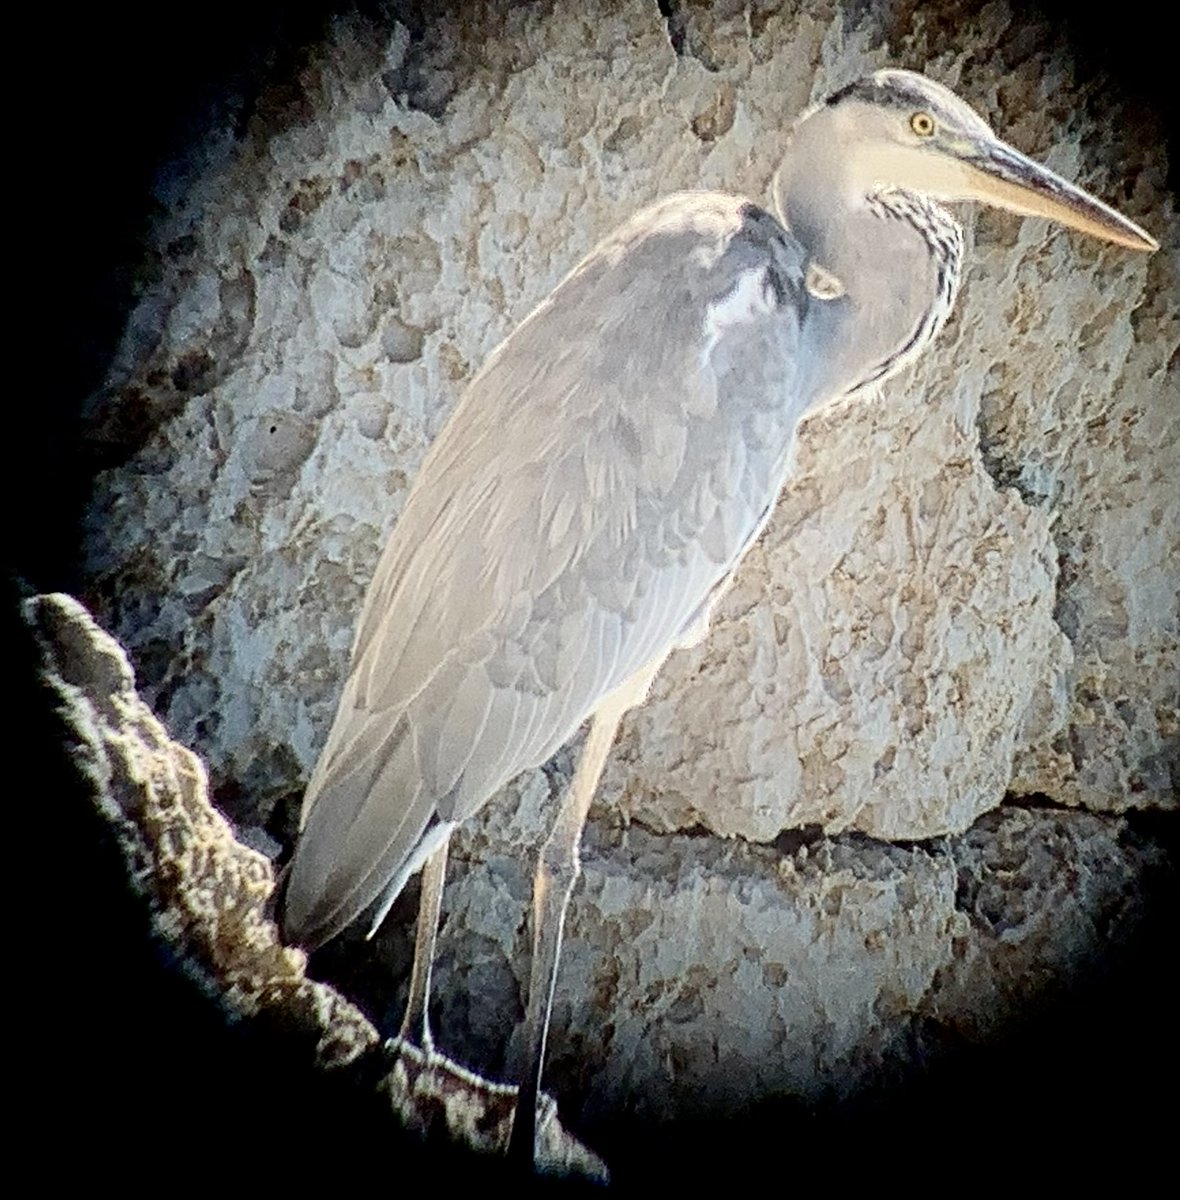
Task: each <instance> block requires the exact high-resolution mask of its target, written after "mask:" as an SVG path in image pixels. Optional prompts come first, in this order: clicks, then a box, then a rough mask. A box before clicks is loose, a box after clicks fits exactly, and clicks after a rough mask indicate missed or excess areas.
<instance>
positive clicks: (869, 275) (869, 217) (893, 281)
mask: <svg viewBox="0 0 1180 1200" xmlns="http://www.w3.org/2000/svg"><path fill="white" fill-rule="evenodd" d="M794 182H795V183H796V185H797V184H798V182H799V181H794ZM809 190H811V192H812V194H810V195H809V194H808V191H809ZM817 191H822V189H818V188H814V187H813V188H812V189H808V188H807V187H806V185H804V186H795V187H794V188H791V189H788V188H787V187H776V197H775V198H776V200H777V201H778V205H779V210H780V216H781V218H782V219H783V222H784V224H786V225H787V227H788V228H789V229H790V230H791V232H792V233H793V234H794V235H795V237H796V238H798V240H799V241H800V243H801V244H802V245H803V247H804V249H805V250H806V251H807V253H808V256H809V258H810V260H811V261H812V262H814V263H816V264H817V265H818V266H820V267H822V268H823V269H824V271H826V272H828V273H830V274H831V275H834V276H835V277H836V279H837V280H839V283H840V284H841V285H842V288H843V295H842V296H840V297H839V298H838V299H835V300H831V301H824V300H823V299H822V298H818V297H817V298H816V299H815V302H814V303H813V304H811V305H810V306H809V308H808V312H807V318H806V320H805V323H804V330H803V333H804V337H805V339H806V341H807V343H808V350H809V353H808V355H807V362H808V363H809V364H811V365H810V367H809V370H810V372H811V377H810V378H809V381H808V388H807V391H808V395H809V407H814V406H816V405H819V404H823V403H825V402H826V401H828V400H834V399H837V398H839V397H841V396H845V395H848V394H849V393H850V392H855V391H859V390H860V389H862V388H864V387H869V386H873V385H876V384H880V383H883V382H884V381H885V380H886V379H888V378H889V377H890V376H891V375H893V374H896V373H897V372H898V371H900V370H902V369H903V368H904V367H905V366H906V365H908V364H909V363H910V362H911V361H912V360H913V359H914V358H915V357H916V356H917V355H918V354H919V353H920V352H921V350H922V349H923V348H924V347H925V346H926V345H927V344H928V343H929V341H930V339H931V338H932V337H934V335H935V334H936V333H937V332H938V330H939V329H940V328H941V327H942V325H943V322H944V321H945V320H946V317H947V315H948V314H949V312H950V309H951V306H952V304H953V303H954V298H955V295H956V292H957V290H958V282H959V272H960V265H961V262H962V232H961V230H960V229H959V226H958V224H957V223H956V222H955V220H954V219H953V218H952V217H951V216H950V214H949V213H947V212H946V211H945V210H944V209H942V208H940V207H939V206H938V205H936V204H934V203H932V202H930V201H928V200H925V199H924V198H922V197H919V196H916V195H913V194H911V193H906V192H902V191H887V192H880V193H877V194H875V195H871V196H851V197H849V196H847V195H845V196H843V197H841V193H840V190H839V189H831V190H830V191H829V192H828V194H827V195H822V194H816V192H817Z"/></svg>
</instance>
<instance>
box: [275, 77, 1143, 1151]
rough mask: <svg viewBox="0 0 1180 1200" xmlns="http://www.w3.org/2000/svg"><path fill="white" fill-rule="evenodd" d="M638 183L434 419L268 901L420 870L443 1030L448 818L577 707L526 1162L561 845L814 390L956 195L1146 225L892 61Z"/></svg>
mask: <svg viewBox="0 0 1180 1200" xmlns="http://www.w3.org/2000/svg"><path fill="white" fill-rule="evenodd" d="M772 193H773V203H774V207H775V210H776V211H775V212H774V213H771V212H770V211H767V210H766V209H765V208H763V207H761V206H760V205H758V204H756V203H755V202H754V201H752V200H749V199H747V198H745V197H742V196H739V195H733V194H729V193H724V192H705V191H701V192H684V193H678V194H675V195H672V196H669V197H666V198H665V199H662V200H659V201H657V202H655V203H654V204H652V205H651V206H649V207H647V208H646V209H644V210H643V211H641V212H639V213H638V214H637V215H636V216H634V217H633V218H632V219H630V220H628V221H627V222H626V223H624V224H623V225H622V226H621V227H619V228H618V229H617V230H616V231H615V232H613V233H611V234H609V235H608V236H607V237H606V238H605V239H604V240H603V241H601V242H600V243H599V244H598V245H597V246H596V247H595V248H594V249H593V250H592V251H591V252H590V253H589V254H588V255H587V256H586V257H585V258H584V259H583V260H582V261H581V262H580V263H579V264H578V265H577V266H575V267H574V269H573V270H572V271H571V273H570V274H569V275H568V276H567V277H566V278H565V279H564V280H563V281H562V282H561V283H560V284H558V286H557V287H556V288H555V289H554V290H553V291H552V292H551V293H550V295H549V296H547V297H546V298H545V299H544V300H543V301H542V302H541V303H540V304H539V305H538V306H537V307H536V308H535V309H534V310H533V311H532V312H531V313H530V315H529V316H528V317H526V318H525V320H524V321H523V322H522V323H521V324H520V325H519V326H518V327H517V328H516V329H515V331H514V332H512V333H511V334H510V335H509V336H508V338H507V339H506V340H505V341H504V342H502V343H501V344H500V345H499V347H498V348H497V349H496V350H495V351H493V353H492V354H491V356H490V357H489V359H488V360H487V362H486V363H485V364H484V366H483V367H482V369H481V370H480V371H479V372H478V374H476V375H475V377H474V378H473V379H472V381H471V382H470V384H469V386H468V387H467V389H466V391H465V393H464V395H463V396H462V397H461V399H460V401H459V402H458V404H457V405H456V407H455V408H454V410H453V412H452V414H451V415H450V417H449V419H448V420H447V422H446V423H445V425H444V427H443V429H442V431H441V432H440V433H439V435H438V437H437V439H436V440H435V442H434V444H433V446H432V447H431V449H430V451H429V453H428V454H427V456H426V458H425V460H424V462H423V464H422V466H421V469H420V472H419V474H418V476H417V478H416V480H415V481H414V483H413V485H412V487H411V489H410V492H409V495H408V498H407V500H406V502H405V507H404V509H403V511H402V513H401V515H400V517H399V519H398V521H397V523H396V525H395V526H394V528H393V531H392V533H391V534H390V536H389V539H388V541H387V543H386V545H385V547H384V550H383V551H382V553H381V556H380V559H379V562H378V564H377V567H376V571H375V573H374V575H373V578H372V582H371V583H370V585H369V588H368V592H367V594H366V597H365V600H364V603H363V606H362V610H361V613H360V619H359V622H358V625H357V630H356V635H355V640H354V644H353V649H352V657H351V666H350V670H349V674H348V677H347V681H346V683H345V685H344V689H343V693H342V696H341V699H340V702H339V706H338V708H337V711H336V715H335V719H334V721H333V723H332V726H331V730H330V732H329V734H328V738H327V741H326V743H325V745H324V747H323V750H322V753H321V754H320V756H319V759H318V761H317V763H316V765H315V768H314V770H313V772H312V775H311V778H310V781H309V783H308V786H307V790H306V793H305V798H304V804H303V809H302V815H301V828H300V832H299V834H298V837H297V839H296V845H295V849H294V853H293V856H292V859H291V862H290V864H289V870H288V874H287V878H286V886H285V893H284V896H283V899H282V904H281V913H280V920H281V928H282V933H283V937H284V940H285V941H286V942H287V943H288V944H291V945H297V946H301V947H303V948H305V949H307V950H313V949H315V948H316V947H318V946H320V945H322V944H323V943H324V942H326V941H328V940H329V939H331V938H333V937H334V936H336V935H337V934H338V933H340V932H341V931H342V930H343V929H344V928H345V927H346V926H348V925H349V924H351V923H352V922H353V921H354V920H356V919H357V918H359V917H360V916H361V915H362V914H363V913H365V912H366V911H367V912H368V913H369V914H370V916H369V920H370V936H372V933H373V932H375V931H376V929H377V927H378V926H379V925H380V924H381V922H382V921H383V920H384V918H385V916H386V914H387V913H388V911H389V908H390V906H391V905H392V903H393V901H394V899H395V898H396V897H397V895H398V894H399V893H400V891H401V890H402V888H403V887H404V885H405V883H406V881H407V880H408V879H409V878H410V877H411V876H412V875H414V874H415V873H416V872H418V871H422V887H421V899H420V902H419V913H418V927H417V942H416V947H415V954H414V964H413V967H412V971H411V980H410V994H409V1000H408V1002H407V1007H406V1014H405V1019H404V1021H403V1023H402V1026H401V1031H400V1034H399V1037H400V1038H402V1039H404V1040H406V1041H410V1042H413V1041H415V1040H416V1041H417V1042H418V1044H419V1045H420V1046H421V1047H422V1048H423V1050H424V1051H426V1052H427V1053H428V1054H429V1053H433V1043H432V1040H431V1036H430V1025H429V1015H428V1008H429V993H430V973H431V965H432V961H433V957H434V947H435V940H436V936H437V929H438V921H439V914H440V906H441V897H442V892H443V883H444V877H445V872H446V858H447V846H448V842H449V840H450V837H451V835H452V833H453V831H454V830H455V828H456V827H457V826H459V825H460V824H462V823H463V822H464V821H466V820H468V819H469V818H471V817H472V816H473V815H474V814H475V813H476V812H477V811H479V810H480V809H481V808H482V807H483V805H484V804H485V803H486V802H487V801H488V800H489V799H490V798H492V797H493V796H494V795H495V794H496V793H497V792H498V791H499V790H500V789H501V788H502V787H503V786H504V785H505V784H507V783H508V782H509V781H510V780H512V779H513V778H514V777H515V776H516V775H518V774H520V773H521V772H522V771H524V770H526V769H528V768H533V767H537V766H540V765H542V764H544V763H545V762H546V761H547V760H548V759H549V758H550V757H551V756H552V755H554V754H555V753H556V752H557V751H558V750H559V749H560V748H561V747H562V746H563V745H564V744H565V743H567V742H569V741H570V740H571V739H572V738H573V737H574V735H575V734H576V733H577V731H578V730H579V728H580V727H581V726H583V724H585V723H586V722H589V728H588V732H587V734H586V737H585V740H584V743H583V746H582V749H581V753H580V757H579V760H578V764H577V767H576V769H575V772H574V776H573V780H572V782H571V783H570V785H569V787H568V789H567V790H566V791H565V793H564V795H563V796H562V798H561V799H560V801H559V804H558V811H557V814H556V817H555V820H554V824H553V828H552V831H551V832H550V833H549V835H548V837H547V838H546V840H545V841H544V843H543V844H542V846H541V848H540V851H539V853H538V862H537V867H536V873H535V880H534V888H533V900H532V909H531V920H532V944H533V956H532V965H531V970H530V980H529V996H528V1002H527V1011H526V1017H525V1051H524V1055H525V1057H524V1065H523V1067H522V1069H521V1071H520V1077H519V1081H518V1082H519V1089H518V1093H517V1104H516V1110H515V1117H514V1121H513V1126H512V1131H511V1134H510V1138H509V1146H508V1152H509V1155H510V1157H513V1158H515V1159H517V1160H519V1161H521V1162H525V1163H529V1164H531V1163H532V1162H533V1157H534V1153H535V1139H536V1121H537V1116H536V1110H537V1102H538V1098H539V1089H540V1085H541V1077H542V1069H543V1063H544V1057H545V1042H546V1036H547V1030H548V1023H549V1015H550V1010H551V1005H552V1000H553V995H554V988H555V984H556V979H557V972H558V960H559V957H560V950H561V940H562V930H563V926H564V920H565V913H566V908H567V905H568V903H569V898H570V894H571V892H572V889H573V886H574V882H575V880H576V878H577V876H578V874H579V856H578V845H579V841H580V838H581V832H582V827H583V825H584V823H585V820H586V816H587V812H588V810H589V807H590V804H591V801H592V799H593V797H594V794H595V792H596V789H597V787H598V781H599V777H600V775H601V772H602V769H603V766H604V764H605V762H606V759H607V756H608V754H609V752H610V748H611V744H612V742H613V740H614V737H615V733H616V730H617V728H618V725H619V722H620V720H621V718H622V717H623V715H624V714H625V713H626V712H627V711H628V710H629V709H631V708H633V707H634V706H636V705H638V704H641V703H642V702H643V700H644V699H645V697H646V695H647V692H648V688H649V686H650V684H651V682H652V679H653V678H654V676H655V675H656V673H657V672H658V671H659V669H660V667H661V665H662V664H663V663H664V661H665V660H666V659H667V657H668V656H669V654H670V653H671V652H672V651H673V650H675V649H677V648H680V647H685V646H691V645H694V644H696V643H697V642H699V641H700V640H701V639H702V638H704V637H705V636H706V634H707V632H708V628H709V622H710V616H711V614H712V612H713V610H714V608H715V607H716V604H717V601H718V599H719V597H720V596H721V595H722V594H723V593H724V591H725V589H726V587H727V585H728V584H729V582H730V581H731V579H732V578H733V575H734V572H735V571H736V569H737V567H738V564H739V563H740V562H741V560H742V557H743V555H744V554H745V553H746V551H747V550H749V548H750V546H751V545H752V544H753V543H754V541H755V540H756V539H757V538H758V536H759V534H760V533H761V532H762V530H763V528H764V527H765V525H766V523H767V521H768V519H769V517H770V515H771V512H772V511H773V508H774V505H775V501H776V499H777V497H778V495H779V493H780V491H781V490H782V488H783V486H784V484H785V482H786V481H787V479H788V478H789V477H790V474H791V464H792V461H793V450H794V446H795V439H796V430H797V427H798V425H799V422H800V420H801V418H802V417H803V416H804V415H805V414H810V413H813V412H815V411H816V410H817V409H819V408H821V407H823V406H825V405H829V404H831V403H833V402H836V401H843V400H846V399H848V398H854V397H863V398H868V397H871V396H872V395H874V394H875V392H876V390H877V389H878V388H879V386H880V385H881V384H882V383H883V382H884V381H885V380H886V379H888V378H889V377H891V376H893V375H895V374H897V373H898V372H899V371H901V370H903V369H904V368H905V367H906V366H907V365H908V364H909V363H911V362H912V361H913V360H914V359H915V358H916V357H917V356H918V355H920V354H921V353H922V351H923V350H925V349H926V348H927V347H928V346H929V345H930V343H931V341H932V339H933V338H934V337H935V336H936V334H937V333H938V332H939V330H940V329H941V328H942V326H943V325H944V323H945V322H946V319H947V317H948V315H949V313H950V312H951V309H952V306H953V304H954V301H955V297H956V294H957V291H958V288H959V281H960V276H961V273H962V266H963V235H962V230H961V228H960V226H959V224H958V223H957V221H956V220H955V218H954V217H953V216H952V215H951V213H950V211H948V209H947V207H945V206H946V205H947V204H955V203H960V202H976V203H980V204H984V205H990V206H992V207H996V208H1001V209H1007V210H1010V211H1012V212H1015V213H1017V214H1020V215H1023V216H1027V217H1044V218H1048V219H1050V220H1052V221H1055V222H1057V223H1059V224H1061V225H1064V226H1067V227H1071V228H1072V229H1074V230H1077V231H1080V232H1082V233H1085V234H1088V235H1091V236H1093V237H1096V238H1099V239H1102V240H1104V241H1106V242H1111V243H1115V244H1117V245H1119V246H1122V247H1126V248H1128V249H1131V250H1138V251H1149V252H1150V251H1153V250H1155V249H1157V248H1158V246H1157V243H1156V242H1155V240H1154V239H1153V238H1152V237H1151V236H1150V235H1149V234H1148V233H1146V232H1145V231H1144V230H1143V229H1141V228H1140V227H1139V226H1138V225H1136V224H1135V223H1134V222H1132V221H1130V220H1129V219H1127V218H1126V217H1124V216H1122V215H1121V214H1120V213H1118V212H1117V211H1115V210H1114V209H1113V208H1111V207H1109V206H1107V205H1106V204H1104V203H1103V202H1102V201H1100V200H1098V199H1096V198H1095V197H1093V196H1091V195H1089V194H1088V193H1086V192H1085V191H1083V190H1082V189H1081V188H1079V187H1077V186H1075V185H1073V184H1071V183H1069V182H1067V181H1066V180H1064V179H1063V178H1061V177H1059V176H1058V175H1056V174H1054V173H1053V172H1052V171H1050V170H1048V169H1047V168H1046V167H1044V166H1041V165H1039V164H1038V163H1036V162H1034V161H1033V160H1031V159H1029V158H1027V157H1025V156H1024V155H1023V154H1021V153H1020V152H1019V151H1017V150H1016V149H1014V148H1013V147H1012V146H1010V145H1007V144H1006V143H1004V142H1003V141H1001V140H1000V138H999V137H998V136H997V135H996V134H995V133H994V132H993V131H992V129H991V128H990V127H989V125H988V124H987V123H986V122H985V121H984V120H983V118H982V117H980V116H979V115H978V114H977V113H976V112H975V111H974V109H972V108H971V107H970V106H969V105H968V104H967V103H966V102H964V101H963V100H961V99H960V98H959V97H958V96H956V95H955V94H954V92H952V91H950V90H949V89H948V88H947V87H945V86H943V85H941V84H939V83H937V82H935V81H934V80H932V79H929V78H927V77H926V76H923V75H920V74H916V73H914V72H910V71H904V70H898V69H886V70H879V71H877V72H875V73H873V74H871V75H868V76H866V77H864V78H861V79H858V80H856V81H855V82H852V83H850V84H849V85H847V86H845V87H842V88H840V89H839V90H837V91H835V92H833V93H832V94H831V95H829V96H827V97H826V98H825V99H823V100H821V101H820V102H819V103H818V104H816V105H814V106H813V107H812V108H810V109H809V110H808V111H807V112H805V113H804V114H803V115H802V116H801V117H800V118H799V119H798V120H797V121H796V123H795V124H794V126H793V128H792V129H791V130H790V132H789V135H788V137H787V139H786V148H785V150H784V153H783V157H782V161H781V164H780V166H779V168H778V170H777V172H776V173H775V176H774V178H773V182H772Z"/></svg>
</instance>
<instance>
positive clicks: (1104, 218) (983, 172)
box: [960, 139, 1159, 251]
mask: <svg viewBox="0 0 1180 1200" xmlns="http://www.w3.org/2000/svg"><path fill="white" fill-rule="evenodd" d="M960 163H961V165H962V166H963V167H965V168H966V171H965V174H966V184H967V190H969V192H970V196H969V197H968V196H965V197H963V198H964V199H968V198H969V199H972V200H978V201H981V202H982V203H984V204H992V205H995V206H996V207H997V208H1006V209H1009V210H1010V211H1012V212H1016V213H1020V214H1021V215H1022V216H1026V217H1048V218H1049V220H1051V221H1058V222H1060V224H1062V225H1068V226H1069V228H1070V229H1077V230H1079V231H1080V232H1082V233H1088V234H1090V236H1091V237H1096V238H1101V239H1102V240H1103V241H1104V242H1114V243H1115V244H1116V245H1119V246H1126V247H1127V248H1128V249H1131V250H1147V251H1152V250H1158V249H1159V243H1158V242H1157V241H1156V240H1155V238H1153V237H1152V236H1151V235H1150V234H1149V233H1147V232H1145V231H1144V230H1142V229H1140V228H1139V226H1138V225H1136V224H1135V222H1134V221H1129V220H1127V218H1126V217H1124V216H1123V215H1122V213H1119V212H1116V211H1115V210H1114V209H1113V208H1111V207H1110V205H1108V204H1103V203H1102V201H1101V200H1097V199H1095V198H1094V197H1093V196H1091V195H1090V194H1089V193H1088V192H1084V191H1082V189H1081V188H1080V187H1075V186H1074V185H1073V184H1072V183H1069V182H1067V181H1066V180H1064V179H1062V178H1061V176H1060V175H1056V174H1054V172H1052V171H1050V170H1049V168H1048V167H1042V166H1041V165H1040V163H1036V162H1033V160H1032V159H1031V158H1026V157H1025V156H1024V155H1023V154H1021V153H1020V151H1019V150H1014V149H1013V148H1012V147H1011V146H1009V145H1007V144H1005V143H1004V142H1001V141H999V140H998V139H987V140H981V141H978V142H973V143H972V145H971V146H970V148H969V149H968V150H967V151H966V152H965V153H964V154H962V156H961V158H960Z"/></svg>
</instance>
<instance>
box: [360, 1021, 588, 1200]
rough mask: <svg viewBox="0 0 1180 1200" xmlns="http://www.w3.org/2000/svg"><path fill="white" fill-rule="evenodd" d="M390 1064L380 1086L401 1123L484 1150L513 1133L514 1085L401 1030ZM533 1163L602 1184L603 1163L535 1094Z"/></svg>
mask: <svg viewBox="0 0 1180 1200" xmlns="http://www.w3.org/2000/svg"><path fill="white" fill-rule="evenodd" d="M386 1052H387V1054H388V1055H389V1056H390V1059H391V1067H390V1071H389V1073H388V1075H387V1076H386V1077H385V1081H384V1082H383V1084H382V1089H383V1090H384V1091H385V1093H386V1094H387V1095H388V1096H389V1099H390V1103H391V1104H392V1106H393V1108H394V1111H395V1112H396V1113H397V1115H398V1117H399V1119H400V1120H401V1121H402V1123H403V1124H404V1125H405V1126H406V1127H408V1128H410V1129H413V1130H415V1131H416V1132H418V1133H419V1134H420V1135H421V1136H423V1137H433V1136H436V1135H441V1136H443V1137H447V1138H450V1139H452V1140H454V1141H459V1142H462V1143H464V1144H465V1145H468V1146H470V1147H471V1148H472V1149H475V1150H480V1151H483V1152H485V1153H488V1154H504V1153H505V1152H506V1151H507V1150H508V1146H509V1141H510V1139H511V1136H512V1126H513V1121H514V1118H515V1114H516V1099H517V1088H515V1087H513V1086H512V1085H510V1084H504V1083H492V1082H491V1081H490V1080H487V1079H484V1078H483V1077H482V1076H481V1075H477V1074H476V1073H475V1072H474V1071H470V1070H468V1069H467V1068H466V1067H464V1066H462V1065H461V1064H460V1063H457V1062H455V1061H454V1060H452V1059H450V1058H448V1057H447V1056H446V1055H445V1054H443V1053H442V1052H441V1051H439V1050H436V1049H434V1048H433V1047H431V1049H429V1050H428V1051H423V1050H422V1049H421V1048H420V1047H418V1046H415V1045H414V1044H413V1043H412V1042H411V1041H410V1040H409V1039H408V1038H406V1037H405V1036H404V1035H402V1034H399V1035H398V1036H397V1037H395V1038H390V1039H389V1040H388V1041H387V1042H386ZM535 1129H536V1134H535V1139H534V1155H533V1164H534V1166H535V1169H536V1171H537V1172H539V1173H541V1174H546V1175H548V1174H555V1175H569V1176H574V1177H581V1178H583V1179H592V1180H595V1181H596V1182H600V1183H605V1182H606V1181H607V1180H608V1179H609V1172H608V1171H607V1168H606V1164H605V1163H604V1162H603V1161H602V1160H601V1159H600V1158H599V1157H598V1156H597V1155H596V1154H595V1153H594V1152H593V1151H592V1150H590V1149H588V1148H587V1147H586V1146H583V1145H582V1143H581V1142H579V1141H578V1140H577V1139H576V1138H574V1137H573V1136H572V1135H571V1134H570V1133H568V1132H567V1131H566V1130H565V1129H564V1128H563V1127H562V1124H561V1122H560V1120H559V1119H558V1116H557V1103H556V1101H554V1100H553V1098H552V1097H551V1096H547V1095H545V1094H544V1093H542V1094H541V1095H540V1096H539V1097H538V1102H537V1117H536V1124H535Z"/></svg>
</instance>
